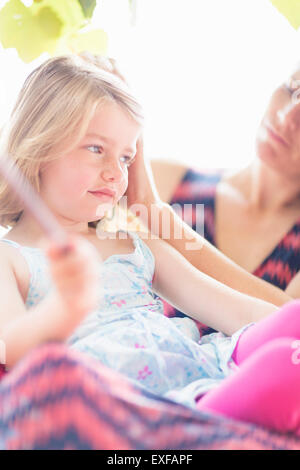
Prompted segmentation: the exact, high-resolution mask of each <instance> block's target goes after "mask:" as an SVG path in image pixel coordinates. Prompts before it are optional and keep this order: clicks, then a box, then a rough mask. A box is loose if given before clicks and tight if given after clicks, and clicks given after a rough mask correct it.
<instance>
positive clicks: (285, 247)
mask: <svg viewBox="0 0 300 470" xmlns="http://www.w3.org/2000/svg"><path fill="white" fill-rule="evenodd" d="M223 172H224V170H222V169H220V170H213V171H206V170H204V171H201V170H196V169H192V168H191V169H188V170H187V171H186V173H185V174H184V176H183V178H182V180H181V181H180V183H179V185H178V186H177V188H176V190H175V193H174V195H173V197H172V200H171V201H170V204H171V205H173V204H178V205H179V206H183V204H192V208H191V211H190V213H189V214H190V215H188V217H186V213H185V221H186V222H187V223H188V224H189V225H190V226H191V227H192V228H193V229H194V230H196V224H195V220H196V219H195V208H196V204H204V231H203V233H204V237H205V238H206V240H208V241H209V242H210V243H211V244H212V245H214V246H216V243H215V195H216V186H217V184H218V182H219V181H220V179H221V177H222V173H223ZM175 210H176V209H175ZM198 231H199V228H198ZM299 270H300V214H299V220H298V221H297V222H296V223H295V224H294V225H293V227H292V228H291V229H290V230H289V231H288V232H287V233H286V234H285V236H284V237H283V239H282V240H281V241H280V242H279V243H278V245H277V246H276V247H275V248H274V250H273V251H272V252H271V253H270V254H269V255H268V256H267V257H266V258H265V260H264V261H263V262H262V263H261V265H260V266H258V268H257V269H256V270H255V271H254V272H253V273H252V274H254V275H255V276H257V277H260V278H262V279H264V280H265V281H267V282H270V283H271V284H273V285H274V286H277V287H279V288H280V289H283V290H285V289H286V287H287V286H288V284H289V283H290V281H291V280H292V279H293V277H294V276H295V275H296V274H297V272H298V271H299ZM164 304H165V314H166V315H167V316H174V315H176V316H183V314H182V313H181V312H178V311H176V310H175V309H173V307H171V306H170V305H168V304H167V303H164ZM201 330H202V331H201V332H202V334H206V333H210V332H212V331H213V330H211V329H208V328H207V327H206V328H205V327H203V328H201Z"/></svg>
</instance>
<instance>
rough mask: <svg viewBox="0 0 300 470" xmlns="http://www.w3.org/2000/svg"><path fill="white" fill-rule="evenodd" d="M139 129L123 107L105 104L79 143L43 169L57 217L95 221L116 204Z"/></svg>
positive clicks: (45, 189) (48, 199) (45, 187)
mask: <svg viewBox="0 0 300 470" xmlns="http://www.w3.org/2000/svg"><path fill="white" fill-rule="evenodd" d="M140 132H141V126H140V125H139V124H138V123H136V122H135V121H134V120H133V119H132V118H131V117H130V116H129V115H128V114H127V113H126V112H125V111H124V110H123V109H122V108H121V107H120V106H119V105H117V104H116V103H104V104H102V105H101V106H100V107H99V109H97V110H96V112H95V114H94V117H93V118H92V119H91V121H90V123H89V126H88V129H87V132H86V134H85V136H84V138H83V139H82V140H81V142H80V143H79V144H78V145H77V147H75V148H74V149H73V150H72V151H71V152H70V153H67V154H65V155H63V156H62V157H60V158H59V159H57V160H55V161H53V162H50V163H49V164H47V165H46V166H45V168H44V169H43V170H42V171H41V189H40V194H41V196H42V198H43V199H44V201H45V202H46V203H47V205H48V206H49V207H50V209H52V211H53V212H54V213H55V214H56V216H58V217H59V218H60V219H65V220H66V221H70V222H92V221H95V220H99V219H100V218H101V216H103V215H104V209H105V207H106V208H107V206H112V205H115V204H116V203H117V202H118V201H119V199H120V198H121V197H122V196H123V194H124V192H125V191H126V189H127V184H128V167H129V165H130V164H131V163H132V161H133V158H134V156H135V153H136V144H137V140H138V138H139V135H140ZM105 193H106V194H105Z"/></svg>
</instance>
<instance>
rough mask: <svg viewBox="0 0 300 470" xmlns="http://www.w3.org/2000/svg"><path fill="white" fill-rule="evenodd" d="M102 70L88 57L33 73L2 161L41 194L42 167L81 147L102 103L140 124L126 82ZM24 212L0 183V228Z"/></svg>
mask: <svg viewBox="0 0 300 470" xmlns="http://www.w3.org/2000/svg"><path fill="white" fill-rule="evenodd" d="M99 65H100V64H98V63H97V61H96V60H92V58H91V57H89V56H88V55H86V56H84V55H81V56H77V55H73V54H70V55H64V56H59V57H54V58H51V59H48V60H47V61H46V62H44V63H43V64H42V65H40V66H39V67H37V68H36V69H35V70H33V71H32V72H31V73H30V75H29V76H28V77H27V79H26V80H25V82H24V85H23V87H22V89H21V91H20V93H19V96H18V98H17V101H16V103H15V106H14V108H13V110H12V112H11V115H10V117H9V120H8V122H7V124H6V125H5V126H4V128H3V129H2V132H1V136H0V158H1V155H3V156H5V155H9V156H10V158H11V159H12V160H13V161H14V162H15V163H16V164H17V165H18V166H19V168H20V169H21V170H22V172H23V173H24V175H25V176H26V178H27V179H28V180H29V182H30V183H31V184H32V186H33V187H34V188H35V189H36V190H37V191H39V184H40V169H41V165H42V164H44V163H45V162H49V161H51V160H54V159H56V158H59V156H60V155H62V154H64V153H66V152H69V151H70V150H71V149H72V148H74V147H75V146H76V145H77V144H78V143H79V142H80V140H81V139H82V138H83V136H84V135H85V133H86V131H87V128H88V125H89V122H90V119H91V118H92V116H93V114H94V112H95V110H96V108H97V107H98V105H101V103H103V102H107V101H110V102H114V103H117V104H118V105H120V106H121V107H122V108H123V109H124V110H125V111H126V112H127V113H128V114H129V115H130V116H131V117H132V118H133V119H134V120H135V121H137V122H138V123H140V124H141V123H142V120H143V117H142V110H141V106H140V105H139V103H138V102H137V100H136V99H135V98H134V97H133V95H132V94H131V92H130V91H129V88H128V86H127V85H126V83H125V82H124V80H122V78H121V76H120V77H118V76H117V74H116V73H115V72H114V71H109V70H108V68H106V70H104V67H103V68H101V67H99ZM23 210H24V207H23V206H22V203H21V202H20V201H19V200H17V199H16V198H15V195H14V193H13V192H12V191H11V189H10V187H9V186H8V185H7V183H6V181H5V180H3V179H2V178H0V225H2V226H3V227H5V228H8V226H13V225H15V224H16V222H17V221H18V220H19V218H20V216H21V214H22V212H23ZM92 225H95V223H92Z"/></svg>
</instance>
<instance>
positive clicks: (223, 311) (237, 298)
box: [145, 240, 277, 335]
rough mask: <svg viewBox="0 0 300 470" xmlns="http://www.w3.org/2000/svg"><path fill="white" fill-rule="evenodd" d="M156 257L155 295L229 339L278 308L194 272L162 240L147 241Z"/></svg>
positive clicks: (191, 267) (186, 262) (182, 258)
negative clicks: (243, 327) (244, 327)
mask: <svg viewBox="0 0 300 470" xmlns="http://www.w3.org/2000/svg"><path fill="white" fill-rule="evenodd" d="M145 243H147V244H148V246H149V248H150V249H151V251H152V253H153V254H154V256H155V275H154V280H153V288H154V291H155V292H156V293H157V294H158V295H159V296H160V297H162V298H164V299H165V300H167V302H169V303H170V304H172V305H173V306H174V307H175V308H178V309H179V310H181V311H183V312H184V313H186V314H187V315H189V316H190V317H192V318H194V319H195V320H198V321H200V322H202V323H204V324H205V325H208V326H210V327H212V328H214V329H216V330H219V331H222V332H223V333H225V334H227V335H232V334H233V333H234V332H235V331H237V330H238V329H239V328H241V327H242V326H244V325H246V324H248V323H251V322H257V321H259V320H260V319H262V318H264V317H265V316H267V315H269V314H271V313H273V312H274V311H275V310H276V309H277V307H276V306H275V305H273V304H270V303H268V302H265V301H263V300H260V299H257V298H254V297H250V296H248V295H245V294H242V293H240V292H237V291H236V290H233V289H231V288H230V287H228V286H225V285H224V284H222V283H221V282H218V281H216V280H215V279H212V278H211V277H209V276H207V275H206V274H204V273H202V272H201V271H199V270H198V269H195V268H194V266H192V265H191V264H190V263H189V262H188V261H187V260H186V259H185V258H184V257H183V256H182V255H181V254H180V253H178V251H176V250H175V249H174V248H173V247H172V246H170V245H169V244H167V243H166V242H165V241H163V240H148V241H147V240H145Z"/></svg>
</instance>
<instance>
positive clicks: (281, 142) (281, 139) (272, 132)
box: [265, 126, 288, 147]
mask: <svg viewBox="0 0 300 470" xmlns="http://www.w3.org/2000/svg"><path fill="white" fill-rule="evenodd" d="M265 127H266V129H267V132H268V135H269V136H270V137H271V138H272V139H273V140H275V141H276V142H279V143H280V144H282V145H284V146H285V147H287V145H288V144H287V142H286V141H285V140H284V139H283V138H282V137H280V135H278V134H276V132H274V131H273V129H271V128H270V127H269V126H265Z"/></svg>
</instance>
